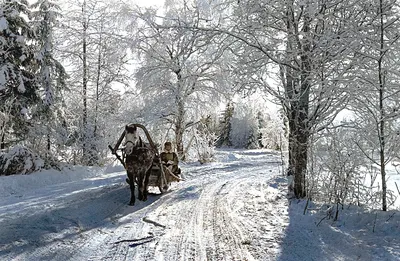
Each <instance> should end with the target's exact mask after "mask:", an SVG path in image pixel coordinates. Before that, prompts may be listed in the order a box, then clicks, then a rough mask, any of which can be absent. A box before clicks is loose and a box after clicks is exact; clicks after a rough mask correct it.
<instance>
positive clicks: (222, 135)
mask: <svg viewBox="0 0 400 261" xmlns="http://www.w3.org/2000/svg"><path fill="white" fill-rule="evenodd" d="M233 112H234V107H233V104H232V103H231V102H229V103H228V105H227V106H226V109H225V111H224V112H223V114H222V119H221V121H220V124H219V125H220V128H219V135H218V138H217V141H216V146H217V147H218V148H219V147H222V146H228V147H229V146H232V142H231V140H230V134H231V129H232V126H231V119H232V116H233Z"/></svg>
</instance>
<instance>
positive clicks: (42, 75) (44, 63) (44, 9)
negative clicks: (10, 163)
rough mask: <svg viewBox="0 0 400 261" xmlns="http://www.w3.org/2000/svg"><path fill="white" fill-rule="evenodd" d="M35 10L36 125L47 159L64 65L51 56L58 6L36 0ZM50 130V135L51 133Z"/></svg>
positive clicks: (62, 83) (58, 106)
mask: <svg viewBox="0 0 400 261" xmlns="http://www.w3.org/2000/svg"><path fill="white" fill-rule="evenodd" d="M32 7H33V8H35V9H36V10H37V11H35V12H33V15H32V25H33V30H34V32H35V37H36V42H37V45H36V48H37V49H36V50H35V57H36V59H37V61H38V66H39V68H38V69H37V70H38V71H37V72H36V80H37V82H38V84H39V90H40V93H41V95H42V97H41V98H42V103H41V106H39V108H38V110H37V114H38V115H37V116H38V117H39V118H40V120H39V121H38V122H39V123H44V124H40V125H39V126H37V127H38V128H39V129H40V128H42V129H45V130H43V135H46V139H45V140H46V150H45V151H46V159H49V155H51V153H50V149H51V145H52V141H51V140H52V136H55V135H54V132H55V128H56V126H57V119H58V120H60V119H59V117H56V115H57V114H58V115H60V114H61V113H57V111H59V110H60V106H61V91H62V89H64V88H65V79H66V73H65V70H64V67H63V66H62V65H61V63H60V62H58V61H57V60H56V59H55V58H54V51H53V45H54V43H53V31H54V27H55V26H56V24H57V19H58V17H60V16H61V14H60V7H59V6H58V5H57V4H56V3H54V2H52V1H48V0H39V1H38V2H36V3H35V4H33V5H32ZM52 133H53V134H52Z"/></svg>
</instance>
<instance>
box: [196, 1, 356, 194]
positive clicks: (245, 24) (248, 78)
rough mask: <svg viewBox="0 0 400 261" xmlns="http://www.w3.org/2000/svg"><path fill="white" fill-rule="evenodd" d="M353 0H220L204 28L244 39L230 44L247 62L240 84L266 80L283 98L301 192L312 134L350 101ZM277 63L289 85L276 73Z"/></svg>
mask: <svg viewBox="0 0 400 261" xmlns="http://www.w3.org/2000/svg"><path fill="white" fill-rule="evenodd" d="M355 2H356V1H355ZM224 4H226V5H224ZM350 6H351V7H352V8H355V7H356V6H355V5H354V3H353V2H352V1H350V2H349V1H347V2H343V1H335V0H332V1H322V2H321V1H294V0H286V1H237V2H236V1H235V2H228V3H221V4H219V5H217V6H215V7H214V8H213V9H215V10H218V9H222V12H220V13H221V15H219V16H217V18H215V20H214V21H215V22H211V23H210V26H208V27H206V28H200V29H201V30H206V31H218V32H220V33H222V34H225V35H229V36H230V37H231V38H232V39H233V41H234V42H236V43H240V44H238V45H239V48H236V49H233V48H232V49H231V50H232V52H234V53H235V54H236V56H237V62H238V63H239V64H240V65H242V67H244V68H241V71H242V72H243V73H242V74H241V79H240V80H241V81H244V83H242V85H245V86H246V85H247V86H250V87H251V88H256V87H259V88H262V89H263V90H265V91H266V92H268V93H270V94H272V95H273V96H274V97H276V98H278V99H279V100H280V102H281V104H282V106H283V108H284V111H285V114H286V117H287V118H288V122H289V172H290V173H293V174H294V183H295V184H294V193H295V195H296V197H300V198H301V197H305V196H306V174H307V163H308V146H309V139H310V136H311V135H312V134H313V132H315V131H316V130H318V129H321V128H323V127H324V126H325V125H326V124H329V122H331V121H332V120H333V119H334V118H335V116H336V114H337V112H338V111H340V110H341V108H343V107H344V106H345V104H346V103H347V97H346V88H347V87H348V86H347V84H348V82H347V81H346V77H348V73H349V70H350V69H351V68H352V63H351V61H352V59H351V56H352V53H351V49H350V48H349V47H350V46H351V45H352V44H353V42H352V39H353V38H352V36H353V35H352V31H353V28H352V26H351V22H350V21H351V20H352V19H355V18H354V16H353V15H352V14H353V11H352V12H350V11H349V10H350V9H349V8H350ZM215 13H217V11H215ZM220 21H224V23H222V22H220ZM214 24H215V26H213V25H214ZM277 67H279V72H280V75H279V77H280V79H281V82H282V84H281V86H282V87H283V88H276V86H273V85H272V84H271V81H270V78H271V77H273V74H276V71H277V69H276V68H277ZM237 68H238V67H237Z"/></svg>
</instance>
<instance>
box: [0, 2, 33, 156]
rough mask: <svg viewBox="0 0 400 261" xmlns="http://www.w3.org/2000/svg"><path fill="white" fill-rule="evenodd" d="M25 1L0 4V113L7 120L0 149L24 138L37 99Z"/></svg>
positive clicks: (3, 124)
mask: <svg viewBox="0 0 400 261" xmlns="http://www.w3.org/2000/svg"><path fill="white" fill-rule="evenodd" d="M30 15H31V13H30V10H29V8H28V2H27V1H24V0H22V1H13V0H6V1H3V2H2V3H0V41H1V43H2V44H1V45H0V112H1V113H2V114H3V115H6V116H7V117H4V118H6V119H7V120H4V121H3V122H2V126H1V128H0V130H1V132H0V148H1V149H4V148H5V147H9V146H10V145H12V144H13V143H16V142H18V141H19V140H21V139H24V137H26V135H27V133H28V130H29V127H28V126H29V118H30V109H31V107H32V106H33V105H34V104H36V103H37V102H38V95H37V92H36V90H37V85H36V82H35V76H34V72H33V70H34V66H35V58H34V55H33V47H32V42H33V41H34V34H33V30H32V29H31V27H30V25H29V23H28V22H27V20H26V18H25V17H28V18H29V17H30Z"/></svg>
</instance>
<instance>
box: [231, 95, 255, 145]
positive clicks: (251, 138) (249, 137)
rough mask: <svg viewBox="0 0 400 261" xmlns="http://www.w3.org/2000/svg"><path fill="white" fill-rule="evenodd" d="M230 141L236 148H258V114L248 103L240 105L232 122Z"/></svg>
mask: <svg viewBox="0 0 400 261" xmlns="http://www.w3.org/2000/svg"><path fill="white" fill-rule="evenodd" d="M231 127H232V130H231V132H230V140H231V141H232V146H234V147H236V148H247V149H255V148H258V140H257V136H258V134H259V129H258V120H257V114H256V113H255V111H254V109H253V108H252V107H251V106H249V105H247V104H246V103H238V104H236V106H235V110H234V112H233V115H232V120H231Z"/></svg>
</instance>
